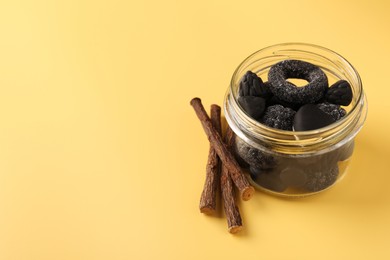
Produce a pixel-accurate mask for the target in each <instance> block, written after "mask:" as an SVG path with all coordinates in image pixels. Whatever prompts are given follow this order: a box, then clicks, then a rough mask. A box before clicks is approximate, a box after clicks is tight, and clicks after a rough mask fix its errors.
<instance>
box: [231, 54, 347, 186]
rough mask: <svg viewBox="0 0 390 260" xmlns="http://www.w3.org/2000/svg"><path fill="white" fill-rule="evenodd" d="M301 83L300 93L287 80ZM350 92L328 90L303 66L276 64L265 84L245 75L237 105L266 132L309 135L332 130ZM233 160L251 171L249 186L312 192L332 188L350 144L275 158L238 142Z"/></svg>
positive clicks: (322, 77)
mask: <svg viewBox="0 0 390 260" xmlns="http://www.w3.org/2000/svg"><path fill="white" fill-rule="evenodd" d="M293 78H296V79H304V80H306V81H307V82H308V83H307V84H306V85H305V86H301V87H298V86H296V85H294V84H293V83H292V82H290V81H288V79H293ZM352 99H353V91H352V88H351V86H350V84H349V83H348V82H347V81H345V80H339V81H337V82H335V83H334V84H332V85H331V86H329V83H328V78H327V76H326V74H325V73H324V72H323V71H322V70H321V68H319V67H318V66H316V65H314V64H311V63H308V62H305V61H301V60H284V61H281V62H279V63H276V64H274V65H273V66H272V67H271V68H270V70H269V72H268V81H267V82H263V80H262V79H261V78H260V77H258V75H257V74H255V73H253V72H251V71H248V72H247V73H246V74H245V75H244V76H243V77H242V79H241V81H240V86H239V91H238V99H237V101H238V103H239V105H240V106H241V108H242V109H243V110H244V111H245V112H246V113H247V115H248V116H250V117H251V118H253V119H255V120H256V121H258V122H259V123H261V124H264V125H266V126H268V127H272V128H277V129H280V130H286V131H309V130H315V129H319V128H322V127H325V126H327V125H330V124H332V123H334V122H336V121H338V120H340V119H342V118H343V117H344V116H345V115H346V114H347V112H346V110H345V109H344V108H343V107H342V106H348V105H349V104H350V103H351V102H352ZM235 150H236V154H237V155H238V156H237V157H238V159H239V161H240V163H241V166H243V167H246V168H248V169H249V171H250V173H251V177H252V179H253V181H255V182H257V183H258V184H260V185H261V186H263V187H265V188H267V189H270V190H273V191H277V192H282V191H285V190H286V189H287V188H292V189H299V190H302V189H303V190H305V191H307V192H315V191H319V190H322V189H325V188H327V187H329V186H330V185H332V184H333V183H334V182H335V181H336V179H337V177H338V174H339V168H338V164H337V163H338V162H339V161H342V160H345V159H347V158H349V157H350V155H351V153H352V151H353V142H349V143H347V144H345V145H344V146H342V147H341V148H339V149H336V150H334V151H331V152H328V153H325V154H319V155H313V156H309V157H300V158H299V159H293V158H287V157H275V156H273V155H270V154H266V153H264V152H263V151H260V150H258V149H256V148H254V147H252V146H250V145H248V144H247V143H246V142H244V141H243V140H241V139H240V138H236V143H235Z"/></svg>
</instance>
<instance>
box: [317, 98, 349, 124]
mask: <svg viewBox="0 0 390 260" xmlns="http://www.w3.org/2000/svg"><path fill="white" fill-rule="evenodd" d="M317 107H318V108H319V109H321V110H322V111H323V112H325V113H327V114H328V115H330V116H331V117H332V118H333V119H334V120H335V121H337V120H340V119H341V118H342V117H344V116H345V115H346V114H347V111H345V109H344V108H342V107H340V106H339V105H335V104H331V103H328V102H325V103H320V104H317Z"/></svg>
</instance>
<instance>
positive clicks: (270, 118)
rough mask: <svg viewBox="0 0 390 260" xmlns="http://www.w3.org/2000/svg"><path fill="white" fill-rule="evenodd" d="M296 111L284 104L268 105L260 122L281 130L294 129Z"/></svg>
mask: <svg viewBox="0 0 390 260" xmlns="http://www.w3.org/2000/svg"><path fill="white" fill-rule="evenodd" d="M294 115H295V111H294V110H292V109H291V108H288V107H284V106H282V105H273V106H269V107H267V109H266V110H265V112H264V115H263V116H262V117H261V119H260V122H261V123H263V124H265V125H267V126H269V127H273V128H277V129H281V130H290V131H291V130H292V126H293V120H294Z"/></svg>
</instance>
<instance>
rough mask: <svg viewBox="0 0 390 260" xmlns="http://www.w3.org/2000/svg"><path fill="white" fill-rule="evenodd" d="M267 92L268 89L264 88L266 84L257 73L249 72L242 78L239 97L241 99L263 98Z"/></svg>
mask: <svg viewBox="0 0 390 260" xmlns="http://www.w3.org/2000/svg"><path fill="white" fill-rule="evenodd" d="M266 91H267V90H266V87H265V86H264V83H263V81H262V80H261V78H259V77H258V76H257V74H256V73H253V72H252V71H247V72H246V73H245V75H244V76H243V77H242V78H241V81H240V88H239V90H238V95H239V96H241V97H244V96H254V97H263V96H264V94H265V92H266Z"/></svg>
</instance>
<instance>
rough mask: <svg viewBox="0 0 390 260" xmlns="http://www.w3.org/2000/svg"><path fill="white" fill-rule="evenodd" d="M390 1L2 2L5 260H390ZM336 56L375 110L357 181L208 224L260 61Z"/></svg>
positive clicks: (0, 136) (0, 161)
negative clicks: (213, 167) (225, 126)
mask: <svg viewBox="0 0 390 260" xmlns="http://www.w3.org/2000/svg"><path fill="white" fill-rule="evenodd" d="M389 12H390V4H389V2H388V1H385V0H383V1H376V0H371V1H359V0H347V1H336V0H334V1H333V0H328V1H312V0H296V1H280V0H279V1H264V0H256V1H222V0H221V1H212V0H210V1H206V0H202V1H180V0H167V1H157V0H156V1H133V0H130V1H117V0H110V1H85V0H71V1H19V0H12V1H8V0H1V2H0V259H1V260H19V259H20V260H21V259H23V260H24V259H34V260H35V259H37V260H38V259H39V260H44V259H72V260H76V259H87V260H89V259H372V258H373V259H390V247H389V240H390V222H389V221H390V172H389V170H388V168H386V167H387V166H386V165H388V163H389V155H390V137H389V129H390V120H389V119H390V118H389V109H390V105H389V103H390V102H389V100H390V98H389V97H390V90H389V89H390V87H389V81H390V79H389V71H390V65H389V61H390V50H389V49H390V47H389V46H390V37H389V27H390V15H389ZM282 42H308V43H314V44H318V45H322V46H325V47H328V48H330V49H332V50H334V51H336V52H338V53H340V54H342V55H343V56H344V57H345V58H347V59H348V60H349V61H350V62H351V63H352V64H353V65H354V66H355V67H356V68H357V70H358V71H359V72H360V75H361V77H362V80H363V83H364V88H365V91H366V93H367V96H368V100H369V115H368V120H367V121H366V124H365V126H364V128H363V130H362V131H361V132H360V134H359V135H358V137H357V145H356V150H355V155H354V158H353V161H352V165H351V167H350V172H349V174H348V175H347V176H346V178H345V179H344V180H343V181H342V182H341V183H340V184H338V185H337V186H335V187H334V188H332V189H331V190H329V191H327V192H325V193H323V194H321V195H318V196H315V197H310V198H305V199H299V200H284V199H279V198H275V197H272V196H269V195H266V194H264V193H261V192H257V193H256V194H255V197H254V198H253V199H252V200H250V201H248V202H239V206H240V210H241V213H242V217H243V221H244V226H245V229H244V230H243V232H242V233H240V234H239V235H236V236H234V235H231V234H229V233H228V232H227V229H226V226H227V225H226V220H225V218H224V217H223V214H222V213H221V212H220V211H219V213H218V214H217V216H216V217H209V216H204V215H202V214H200V213H199V210H198V203H199V196H200V193H201V190H202V187H203V181H204V175H205V164H206V160H207V153H208V142H207V138H206V136H205V135H204V133H203V130H202V128H201V125H200V123H199V122H198V120H197V118H196V116H195V114H194V112H193V110H192V108H191V107H190V105H189V101H190V99H191V98H193V97H195V96H199V97H200V98H202V100H203V103H204V105H205V106H206V108H207V109H208V108H209V106H210V104H212V103H217V104H219V105H222V101H223V97H224V94H225V91H226V88H227V86H228V83H229V80H230V77H231V75H232V73H233V71H234V69H235V68H236V67H237V66H238V64H239V63H240V62H241V61H242V60H243V59H244V58H246V57H247V56H248V55H249V54H251V53H252V52H254V51H256V50H258V49H260V48H263V47H266V46H269V45H272V44H276V43H282Z"/></svg>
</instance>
